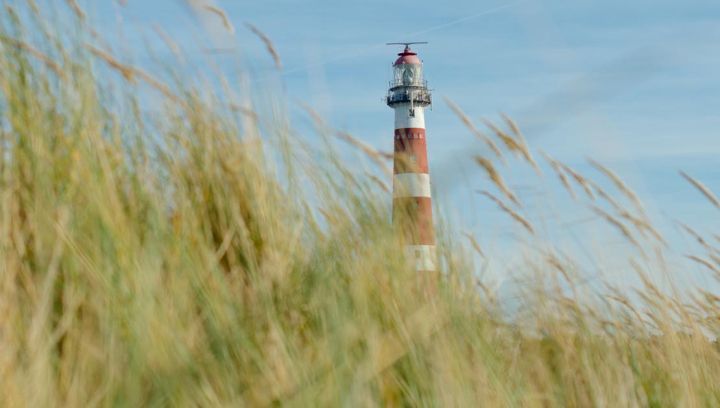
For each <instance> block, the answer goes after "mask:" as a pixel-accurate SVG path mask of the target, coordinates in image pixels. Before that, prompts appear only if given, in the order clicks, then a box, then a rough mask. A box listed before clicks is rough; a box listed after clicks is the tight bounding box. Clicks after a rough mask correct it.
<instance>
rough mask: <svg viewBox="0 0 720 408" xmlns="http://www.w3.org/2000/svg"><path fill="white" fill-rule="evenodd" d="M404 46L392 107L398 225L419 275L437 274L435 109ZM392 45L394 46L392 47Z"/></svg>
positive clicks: (418, 68) (390, 97)
mask: <svg viewBox="0 0 720 408" xmlns="http://www.w3.org/2000/svg"><path fill="white" fill-rule="evenodd" d="M391 44H401V45H404V46H405V49H404V50H403V52H401V53H400V54H398V56H399V57H398V59H397V60H396V61H395V63H394V64H393V79H392V80H391V81H390V89H389V90H388V94H387V104H388V106H389V107H391V108H392V109H394V110H395V152H394V171H393V173H394V174H393V224H395V225H396V226H397V227H399V228H402V229H403V233H404V237H405V243H406V247H405V251H406V254H407V257H408V259H410V260H412V261H413V262H414V264H415V268H416V269H417V270H418V271H424V272H430V271H435V270H436V269H437V256H436V252H435V233H434V229H433V221H432V201H431V195H430V174H429V168H428V159H427V144H426V134H425V107H427V106H430V104H431V103H432V99H431V95H430V90H428V88H427V82H426V81H425V80H424V78H423V72H422V61H420V58H418V56H417V53H415V52H414V51H412V50H411V49H410V45H411V44H425V43H391ZM388 45H390V44H388Z"/></svg>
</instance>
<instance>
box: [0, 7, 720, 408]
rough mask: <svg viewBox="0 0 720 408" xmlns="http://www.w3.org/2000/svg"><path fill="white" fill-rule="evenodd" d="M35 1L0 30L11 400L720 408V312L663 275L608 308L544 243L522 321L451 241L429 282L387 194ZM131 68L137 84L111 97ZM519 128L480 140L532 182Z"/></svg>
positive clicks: (514, 214)
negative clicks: (666, 283) (663, 280)
mask: <svg viewBox="0 0 720 408" xmlns="http://www.w3.org/2000/svg"><path fill="white" fill-rule="evenodd" d="M28 4H29V5H30V6H28V7H25V8H22V7H21V9H20V10H17V9H14V8H12V7H9V6H6V8H5V9H4V10H5V14H4V16H3V17H2V18H0V20H1V21H0V24H1V28H0V140H1V141H0V148H1V149H2V154H0V265H1V266H0V268H1V269H0V396H2V401H3V405H5V406H31V407H38V406H98V405H100V406H116V405H117V406H145V405H149V406H167V405H172V406H237V405H250V406H258V405H270V404H274V403H282V404H288V405H306V406H315V405H322V406H337V405H353V406H354V405H379V404H384V405H385V404H386V405H391V406H394V405H410V406H418V405H442V406H478V405H484V406H717V405H719V404H720V381H719V380H718V373H719V372H720V354H719V352H720V350H718V347H717V345H716V344H715V343H714V342H713V341H712V340H713V339H714V338H716V337H717V335H718V333H720V319H719V317H720V297H718V295H716V294H714V293H710V292H708V291H704V290H702V289H698V290H694V291H691V292H690V293H689V295H688V296H681V295H680V294H678V293H676V292H673V291H669V292H668V291H667V290H661V289H659V288H658V287H657V285H656V284H655V283H654V282H653V280H652V279H651V278H650V277H649V276H650V275H651V274H652V273H653V272H655V271H654V270H648V266H647V265H658V266H656V268H663V267H666V266H667V265H665V266H663V263H662V262H660V261H658V262H657V263H649V262H648V263H637V264H636V265H635V266H636V270H637V274H638V276H639V277H640V278H641V279H642V282H643V286H642V287H640V288H639V289H637V290H636V291H635V292H629V291H627V290H623V289H621V288H616V287H611V286H609V287H608V288H607V289H606V290H604V291H602V293H601V294H592V293H588V292H586V291H583V290H582V287H581V286H580V285H579V284H578V283H579V279H580V276H581V274H580V273H579V271H578V269H580V268H581V266H579V265H577V264H576V263H575V262H573V261H572V260H571V259H566V258H565V257H564V256H561V255H559V253H558V252H557V251H554V250H553V249H552V248H547V246H543V247H540V246H538V247H537V248H536V249H537V251H536V253H539V254H540V255H539V256H535V257H532V258H531V257H528V259H527V261H526V264H525V265H524V266H523V268H524V269H526V270H527V271H528V275H529V276H534V277H535V278H534V279H528V280H526V281H524V282H523V285H522V287H523V295H522V297H521V298H520V299H516V301H515V302H516V306H515V310H516V311H517V312H516V313H509V312H508V310H507V309H506V308H505V307H504V305H505V303H504V302H503V299H501V298H499V294H498V293H495V292H493V291H492V290H491V289H489V288H487V287H486V286H485V285H484V284H483V282H481V281H478V280H477V277H476V275H475V273H474V272H473V266H472V264H473V262H472V258H473V257H472V256H471V254H470V253H469V252H468V248H466V247H465V246H464V245H463V244H462V243H461V242H462V241H461V240H463V239H464V238H462V236H463V235H462V233H459V232H456V231H453V230H451V229H448V228H445V229H440V231H441V238H442V239H441V243H442V245H441V246H440V252H441V260H442V262H441V265H442V273H441V274H440V275H438V276H418V275H417V274H416V273H415V272H414V271H413V270H412V267H411V265H408V263H407V262H406V260H405V259H403V257H402V253H403V252H402V250H401V247H402V242H401V237H399V236H398V235H397V234H396V231H394V230H393V228H392V227H391V225H390V223H389V219H388V218H389V217H388V214H389V208H387V204H386V203H387V200H385V199H380V197H384V196H386V195H387V194H388V193H387V191H386V190H387V189H388V187H387V185H386V184H387V182H388V180H382V179H380V178H379V177H378V176H375V175H372V176H370V175H367V174H365V173H363V172H362V171H357V167H356V166H350V165H346V163H344V162H343V161H342V160H340V159H339V157H338V156H337V155H335V154H334V153H333V152H332V150H326V151H315V150H313V149H312V148H309V147H307V146H306V145H304V144H303V143H302V142H301V141H300V140H298V139H296V138H294V137H293V135H292V133H290V132H289V131H288V130H287V129H286V128H285V127H284V125H282V124H278V125H277V128H276V129H274V130H273V131H268V130H267V129H268V127H273V126H274V125H275V124H274V123H272V122H270V123H267V117H265V116H263V115H262V114H261V113H260V112H255V111H253V109H252V107H250V106H244V105H237V104H235V103H234V102H233V101H231V100H228V98H226V97H225V96H224V95H221V94H215V93H212V92H209V91H203V90H201V89H199V88H196V87H193V86H192V85H184V86H178V85H176V84H177V83H179V82H181V81H177V80H176V79H173V78H172V77H170V76H163V75H153V74H151V73H147V72H145V71H142V70H140V69H138V68H135V67H133V66H131V65H129V64H127V63H125V62H123V59H122V56H121V55H115V54H114V53H113V52H112V50H110V49H108V48H107V47H106V46H104V45H103V41H102V40H101V39H98V38H96V37H94V34H93V30H92V29H91V28H90V27H89V26H87V25H85V24H87V23H85V21H86V18H87V17H86V16H85V15H84V13H81V11H77V12H78V20H77V21H78V24H81V25H82V27H84V28H83V29H82V30H81V33H79V34H77V35H76V36H72V38H66V37H63V38H58V37H57V35H58V34H57V33H59V32H61V31H62V29H63V26H62V25H61V24H60V23H48V21H49V20H48V19H47V18H46V17H45V16H44V14H42V13H41V12H40V11H38V10H35V11H34V10H33V8H32V2H30V3H28ZM71 4H72V5H75V3H74V2H71ZM75 6H76V5H75ZM77 10H79V9H77ZM21 16H26V17H21ZM264 38H265V39H267V37H264ZM264 41H265V40H264ZM267 41H269V39H267ZM118 77H119V78H121V81H126V84H127V85H128V86H130V88H129V90H128V91H122V90H120V89H118V88H117V87H113V86H111V85H108V83H115V82H116V81H117V78H118ZM139 95H145V96H139ZM148 95H150V96H148ZM143 98H147V99H150V100H151V102H152V103H151V105H152V106H153V109H154V110H153V111H152V112H148V111H147V110H146V108H144V106H147V105H148V104H147V101H143V100H142V99H143ZM238 106H243V107H242V108H241V109H238ZM453 109H454V110H455V111H456V112H457V113H459V114H461V115H463V117H464V120H465V121H466V123H467V124H468V125H469V126H470V127H471V130H472V132H474V133H476V134H480V133H481V132H480V130H478V129H477V128H475V127H474V126H473V125H472V124H471V122H470V121H469V119H467V117H465V116H464V114H462V112H461V111H460V108H459V107H457V106H455V105H453ZM316 119H317V120H318V121H321V119H319V118H316ZM263 121H265V122H263ZM506 125H507V127H508V128H509V130H507V131H505V130H503V129H502V126H499V125H494V124H491V126H490V127H489V128H488V129H489V131H490V135H489V136H485V135H484V134H483V136H482V139H483V142H484V143H492V145H493V146H495V147H496V150H497V152H500V148H499V147H498V146H505V147H507V151H506V152H505V153H506V154H513V153H515V154H517V155H518V157H520V159H521V160H524V161H526V162H527V164H528V165H530V166H533V167H535V168H537V169H538V172H539V167H538V166H537V164H536V163H535V161H534V159H533V156H532V155H531V153H530V150H529V148H528V147H527V145H526V143H525V141H524V138H522V135H521V134H520V131H519V129H518V128H517V126H516V125H515V124H514V122H512V121H511V120H509V119H507V120H506ZM326 133H327V134H326V135H325V136H327V137H333V133H332V132H326ZM268 134H274V135H276V136H274V137H270V136H263V135H268ZM320 136H321V137H322V136H323V135H320ZM339 136H340V137H341V138H342V139H344V140H345V141H350V142H351V143H352V144H354V145H355V146H359V147H360V153H362V154H366V155H369V156H370V162H379V163H383V160H385V158H384V155H383V154H382V153H379V152H376V151H374V150H373V149H372V148H370V147H368V146H367V145H364V144H361V143H359V141H358V140H357V139H355V138H354V137H353V136H352V135H347V134H344V133H340V134H339ZM491 137H495V138H496V139H497V140H498V141H499V142H501V143H502V144H499V143H498V144H496V142H494V141H493V140H492V139H491ZM488 141H489V142H488ZM278 153H280V154H278ZM318 158H320V159H318ZM477 159H478V163H480V164H481V165H482V170H484V171H486V172H487V174H488V175H489V180H490V182H494V183H496V184H497V190H498V191H499V192H500V193H501V194H502V196H504V197H505V198H506V199H508V201H509V202H505V201H504V200H503V198H500V197H498V196H496V195H494V194H492V193H490V192H484V194H485V195H486V196H487V197H489V198H491V199H492V200H493V201H495V202H496V203H497V204H498V205H499V206H500V208H501V209H502V210H503V211H505V212H507V213H508V216H510V217H511V219H513V220H515V221H517V222H518V223H519V225H518V227H519V229H520V230H521V231H524V230H527V233H528V234H529V233H531V232H533V231H535V229H533V226H532V222H533V221H532V220H529V219H526V218H525V217H524V216H523V215H522V205H521V202H520V195H518V194H515V193H514V192H512V191H511V190H510V187H509V186H508V185H507V184H506V183H505V182H504V181H503V179H502V178H501V176H500V170H499V169H498V168H497V166H498V163H496V160H504V159H501V158H500V154H498V155H497V157H492V158H482V157H478V158H477ZM547 159H548V161H549V165H550V167H551V169H552V170H553V171H554V172H555V173H556V175H557V176H558V177H559V178H560V179H561V181H562V183H563V184H564V185H565V186H567V188H569V189H571V191H574V190H572V189H573V188H580V189H581V190H582V191H584V193H585V194H586V195H587V199H588V200H593V201H592V202H593V203H595V204H593V205H595V206H596V207H594V208H596V212H597V213H598V214H600V215H601V216H602V218H603V219H605V220H606V221H607V222H608V223H609V224H610V225H611V226H612V227H614V228H616V229H617V230H618V231H619V232H620V233H621V235H624V236H625V238H626V239H627V240H628V242H629V243H631V245H634V246H636V247H637V251H638V256H648V255H645V254H651V255H649V256H650V257H653V258H655V257H657V258H658V259H660V258H661V257H662V251H664V250H665V249H664V248H665V246H664V245H665V244H664V243H663V242H664V241H663V240H662V238H661V237H660V236H659V233H657V232H653V231H655V230H654V227H653V225H652V222H651V221H650V220H649V217H648V216H647V215H646V214H645V213H644V210H643V208H642V205H640V204H639V199H638V198H637V197H636V196H635V195H634V193H632V192H631V190H630V189H629V188H628V187H627V186H626V185H625V184H624V183H623V182H622V180H621V179H620V178H619V177H618V176H617V175H616V174H615V173H614V172H612V170H610V169H607V168H605V167H603V166H602V165H601V164H600V163H595V165H596V166H597V167H598V168H600V169H602V171H603V172H604V174H605V175H607V176H608V177H610V178H611V179H612V182H613V183H615V185H616V186H618V190H617V192H607V191H604V190H602V189H601V187H600V186H599V184H598V183H597V182H595V181H593V180H591V179H589V178H587V177H585V176H583V175H581V174H580V173H578V172H577V171H575V170H573V169H571V168H570V167H568V166H566V165H565V164H563V163H560V162H559V161H557V160H555V159H552V158H550V157H549V156H548V157H547ZM685 176H686V177H687V178H688V179H689V180H692V182H693V184H694V185H695V186H696V187H698V188H699V189H700V190H701V192H702V193H703V194H704V195H705V196H707V197H709V198H712V197H714V195H713V194H712V192H711V191H710V189H709V188H707V187H706V186H704V185H703V184H702V183H701V182H699V181H697V180H695V179H693V178H692V177H691V176H689V175H685ZM625 199H629V200H630V201H629V202H630V203H634V204H633V205H632V206H630V207H629V208H626V207H624V206H623V204H622V203H623V202H626V201H625ZM635 204H637V205H635ZM439 223H440V224H441V225H443V224H442V220H440V221H439ZM686 227H687V230H688V231H692V233H693V234H694V235H693V236H694V237H695V238H696V239H697V240H698V242H701V243H702V246H701V248H702V249H703V252H698V253H694V254H688V256H689V257H690V260H689V261H690V262H696V263H698V264H700V265H702V266H703V267H704V268H706V269H708V273H709V274H712V275H713V276H714V277H715V279H717V278H720V252H719V251H718V247H717V246H716V244H717V242H716V241H713V240H712V239H710V238H708V237H703V236H701V235H700V234H699V233H696V232H694V230H693V229H692V228H691V227H689V226H686ZM467 237H468V241H469V242H470V243H471V244H472V245H471V248H474V249H475V250H476V251H477V252H478V253H479V254H480V256H483V257H485V256H488V257H490V256H492V254H488V253H486V252H487V251H483V249H482V248H481V247H480V246H479V244H478V243H477V241H476V240H475V239H474V238H473V237H472V236H470V235H468V236H467ZM679 272H682V271H679Z"/></svg>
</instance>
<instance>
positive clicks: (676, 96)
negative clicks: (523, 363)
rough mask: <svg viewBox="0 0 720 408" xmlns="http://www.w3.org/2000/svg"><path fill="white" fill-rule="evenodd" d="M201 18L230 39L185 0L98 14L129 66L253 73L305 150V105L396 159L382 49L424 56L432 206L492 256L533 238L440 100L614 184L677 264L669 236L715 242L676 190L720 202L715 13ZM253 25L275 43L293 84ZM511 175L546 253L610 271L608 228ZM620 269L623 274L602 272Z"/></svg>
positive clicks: (245, 9)
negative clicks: (402, 47) (558, 223)
mask: <svg viewBox="0 0 720 408" xmlns="http://www.w3.org/2000/svg"><path fill="white" fill-rule="evenodd" d="M196 3H197V4H208V5H214V6H218V7H220V8H222V9H223V10H224V11H225V12H226V13H227V15H228V16H229V18H230V21H231V23H232V25H233V26H234V29H235V32H234V33H230V32H229V31H228V30H227V29H225V28H224V27H223V24H222V22H221V20H220V19H219V18H218V16H216V15H214V14H212V13H208V12H207V11H205V12H203V11H200V13H199V14H198V13H193V7H191V6H189V5H188V3H186V2H185V1H183V0H152V1H139V0H127V5H126V6H120V5H118V4H117V3H113V2H111V1H110V0H103V1H102V2H101V1H94V2H92V6H91V7H89V10H90V12H91V14H94V15H95V16H97V18H98V19H100V21H102V22H103V24H104V25H105V27H107V32H108V33H109V35H110V36H113V37H114V38H116V40H117V43H118V44H120V45H122V46H123V47H124V48H126V49H128V50H139V49H141V48H143V47H144V44H146V43H148V42H149V43H151V44H154V46H156V47H157V50H160V51H157V52H156V55H159V56H160V59H161V60H162V59H163V58H167V61H168V62H170V61H172V57H171V55H170V53H169V52H168V51H167V50H165V51H163V49H162V47H159V46H158V38H157V35H156V34H155V33H154V31H153V26H154V25H157V26H160V27H162V29H163V30H164V31H166V32H167V33H168V34H169V35H170V36H171V37H173V38H174V39H175V40H176V41H177V42H178V43H180V44H181V45H182V47H183V48H184V49H185V50H186V52H187V54H188V57H189V59H190V60H191V61H192V62H194V63H195V64H196V65H198V66H202V65H210V66H212V67H213V68H212V69H215V70H218V71H220V72H222V73H223V74H225V75H228V76H229V77H230V78H237V73H238V72H241V71H242V72H250V76H251V78H252V80H251V81H252V87H253V88H254V91H255V93H256V94H258V95H262V94H264V93H266V91H267V90H269V92H271V93H272V94H273V95H274V97H278V96H279V95H282V96H283V97H284V98H286V100H287V107H288V110H289V112H290V113H289V115H290V118H291V120H292V122H293V124H294V125H295V127H296V128H297V129H299V131H300V132H301V133H303V134H306V135H307V137H309V138H311V137H312V131H311V130H310V127H309V121H308V120H307V118H305V117H304V115H303V113H302V110H301V109H300V108H299V106H298V102H303V103H307V104H309V105H311V106H313V107H314V108H315V109H316V110H317V111H319V112H320V113H321V114H322V115H323V116H324V117H326V118H327V119H328V121H329V123H330V124H331V125H332V126H334V127H337V128H339V129H342V130H347V131H349V132H351V133H353V134H355V135H356V136H357V137H359V138H361V139H362V140H364V141H365V142H367V143H368V144H370V145H372V146H375V147H377V148H379V149H381V150H391V149H392V136H391V135H392V127H393V116H392V111H391V110H390V109H389V108H388V107H387V106H385V105H384V103H383V102H382V100H381V98H382V97H383V96H384V94H385V91H386V84H387V80H388V79H389V78H390V64H391V62H392V61H393V60H394V57H395V53H396V52H398V49H396V48H393V47H387V46H385V45H384V43H385V42H390V41H413V40H415V41H429V42H430V44H428V45H425V46H421V47H419V48H418V51H419V52H420V55H421V57H422V58H423V60H424V62H425V72H426V78H427V79H428V81H429V82H430V86H431V87H432V88H433V89H434V97H435V104H434V107H433V110H432V112H430V113H429V114H428V115H427V128H428V145H429V156H430V161H431V163H430V167H431V173H432V175H433V183H434V188H435V199H436V200H437V201H438V202H439V203H440V204H441V206H442V210H443V212H444V213H445V214H447V216H448V217H450V219H451V220H452V221H453V222H454V223H456V224H458V225H461V226H462V227H463V228H464V229H467V230H468V231H471V232H473V233H474V234H475V235H476V236H477V237H478V240H479V241H480V242H481V244H482V245H483V246H485V247H486V248H489V249H490V250H492V249H497V250H498V251H507V252H508V253H511V252H512V248H513V243H514V242H515V241H523V238H522V237H517V236H516V235H514V234H513V233H509V232H508V231H509V230H510V225H509V221H508V220H507V219H506V218H507V217H506V216H505V215H504V214H502V213H500V212H499V211H498V210H497V208H496V207H495V206H494V204H491V203H488V202H487V201H486V200H484V199H483V198H482V197H481V196H478V195H477V194H475V193H473V191H474V190H476V189H492V187H491V186H490V185H489V182H488V181H487V180H486V179H485V178H484V176H483V174H482V173H481V172H479V171H478V170H476V169H475V167H474V166H473V165H472V164H471V161H470V159H469V158H470V157H471V156H472V154H487V153H488V152H486V151H484V150H483V149H482V146H481V144H480V143H478V142H477V141H476V140H474V139H473V137H472V135H471V134H470V133H469V132H468V131H467V130H466V129H464V127H463V126H462V124H461V123H460V122H459V121H458V120H457V118H456V117H455V116H454V115H453V114H452V112H451V111H450V109H449V108H448V107H447V105H446V104H445V103H444V102H443V98H449V99H451V100H453V101H455V102H456V103H457V104H458V105H460V106H461V107H462V108H463V109H464V110H465V112H466V113H467V114H468V115H469V116H470V117H471V118H472V119H474V120H475V121H476V122H477V123H478V125H479V124H480V122H479V119H480V118H483V117H484V118H489V119H493V120H495V119H498V113H500V112H505V113H507V114H509V115H510V116H512V117H513V118H514V119H515V120H516V121H517V122H518V123H519V125H520V127H521V129H523V131H524V133H525V135H526V137H527V139H528V141H529V143H530V145H531V147H533V148H535V149H540V150H542V151H545V152H547V153H549V154H551V155H552V156H554V157H556V158H558V159H560V160H562V161H563V162H565V163H566V164H568V165H570V166H572V167H574V168H576V169H578V170H580V171H581V172H583V173H585V174H588V175H591V176H593V177H594V178H595V179H597V180H601V177H600V176H599V175H598V174H597V172H594V170H592V168H590V167H589V166H588V165H587V161H586V158H587V157H593V158H595V159H597V160H599V161H601V162H603V163H604V164H606V165H608V166H609V167H611V168H613V169H614V170H615V171H617V172H618V173H619V174H620V175H621V176H622V177H623V178H624V179H625V180H626V181H627V182H628V183H629V184H630V185H631V186H633V187H634V188H635V189H636V190H637V191H638V192H639V194H640V195H641V197H642V198H643V200H644V202H645V204H646V206H647V208H648V210H649V212H650V213H651V215H653V216H655V217H656V218H657V219H658V220H659V221H658V222H659V223H661V224H662V226H663V232H665V233H666V235H667V236H668V239H669V241H671V242H673V243H674V244H676V246H677V247H678V248H679V249H678V251H680V252H682V251H685V250H686V251H687V252H690V251H692V246H691V245H690V241H689V240H688V239H687V238H686V237H685V236H684V235H682V234H681V233H680V231H679V230H678V228H677V225H676V224H675V221H682V222H687V223H688V224H691V225H694V226H697V227H698V229H699V230H701V231H702V232H705V233H712V232H718V230H719V229H718V227H720V222H719V220H720V218H719V217H718V212H717V210H716V209H714V208H713V207H712V206H711V205H710V204H709V203H707V202H706V201H705V200H704V199H703V197H702V196H701V195H700V194H699V193H697V192H696V191H695V190H694V189H693V188H692V187H691V186H689V185H688V184H687V183H686V182H685V181H683V180H682V179H681V178H680V177H679V175H678V170H680V169H683V170H685V171H687V172H688V173H690V174H691V175H693V176H694V177H696V178H698V179H700V180H702V181H703V182H704V183H705V184H706V185H707V186H708V187H710V188H711V189H713V190H715V191H717V192H718V193H720V167H719V166H718V157H720V142H719V141H718V136H719V134H720V132H719V131H718V129H720V115H718V113H717V110H718V108H720V44H718V38H720V4H718V2H717V0H695V1H688V2H679V1H668V0H653V1H644V0H639V1H627V0H625V1H616V0H610V1H583V0H579V1H573V2H566V1H559V0H550V1H539V0H527V1H495V0H493V1H467V0H463V1H445V2H437V1H391V2H388V1H376V0H364V1H361V2H346V1H291V0H281V1H270V0H268V1H236V0H234V1H231V0H214V1H213V0H197V1H196ZM86 5H87V3H86ZM199 9H202V7H200V8H199ZM196 10H198V9H196ZM244 22H250V23H252V24H254V25H255V26H257V27H258V28H260V29H261V30H262V31H263V32H265V33H266V34H267V35H268V36H269V37H270V38H271V39H272V40H273V42H274V44H275V46H276V48H277V50H278V51H279V53H280V55H281V58H282V62H283V69H282V70H281V71H278V70H277V69H276V68H275V67H274V66H273V62H272V59H271V58H270V56H269V55H268V54H267V52H266V51H265V49H264V47H263V45H262V44H261V43H260V42H259V40H258V38H257V37H256V36H254V35H253V34H252V33H250V32H249V31H248V30H247V29H246V28H245V27H244V25H243V23H244ZM120 23H122V24H120ZM120 26H122V28H119V27H120ZM203 49H205V50H207V49H227V50H230V51H229V52H227V53H219V54H208V53H207V52H204V51H203ZM137 55H138V56H139V55H140V53H139V52H138V53H137ZM139 58H141V57H139ZM212 69H210V70H206V71H205V72H206V73H207V72H212ZM538 159H539V157H538ZM503 172H504V173H505V174H506V175H507V178H508V181H509V183H510V185H511V187H513V188H515V189H517V190H518V191H519V192H522V194H521V195H526V200H527V201H528V203H529V204H528V206H527V208H525V209H523V211H524V212H525V213H526V214H527V215H528V216H529V217H530V218H532V219H539V220H540V223H547V224H548V228H547V230H546V231H545V233H544V237H543V238H545V239H547V240H548V241H550V242H556V243H558V244H559V245H564V242H566V241H567V242H569V244H568V245H570V246H577V245H580V246H583V247H585V249H586V250H587V253H591V252H592V251H594V250H596V249H598V248H600V249H602V250H604V251H607V252H608V255H614V254H616V253H621V252H622V251H623V247H626V246H627V244H626V243H625V241H624V240H623V238H622V237H620V236H619V235H618V234H617V233H616V231H613V230H612V229H610V228H608V227H607V226H606V225H604V224H603V223H602V222H597V220H596V221H589V222H585V221H582V220H584V219H586V218H587V217H588V212H587V206H583V205H580V204H577V203H572V202H571V200H570V199H569V196H568V195H567V194H566V193H565V192H564V191H562V188H561V186H560V184H559V183H558V182H557V180H556V179H555V178H554V177H553V176H552V174H550V173H549V172H547V171H546V172H545V175H544V176H543V177H542V178H541V179H538V178H537V177H535V176H533V175H532V173H531V172H530V171H529V170H528V169H527V168H524V167H523V166H521V165H520V164H519V162H515V161H510V162H508V164H507V165H506V166H505V167H504V168H503ZM604 185H608V184H604ZM558 218H559V219H562V220H565V221H572V220H580V221H578V223H577V224H573V223H572V222H571V223H570V224H573V226H571V227H568V229H567V231H563V232H562V233H557V232H556V229H555V228H553V227H552V225H554V224H552V223H553V220H554V219H558ZM609 258H612V256H611V257H609ZM588 260H590V259H588ZM508 262H510V261H508ZM610 263H612V262H610ZM613 268H618V269H617V270H623V269H622V267H621V266H608V268H607V269H613ZM694 269H695V268H694V267H693V270H694ZM695 272H696V274H697V275H702V271H695Z"/></svg>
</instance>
